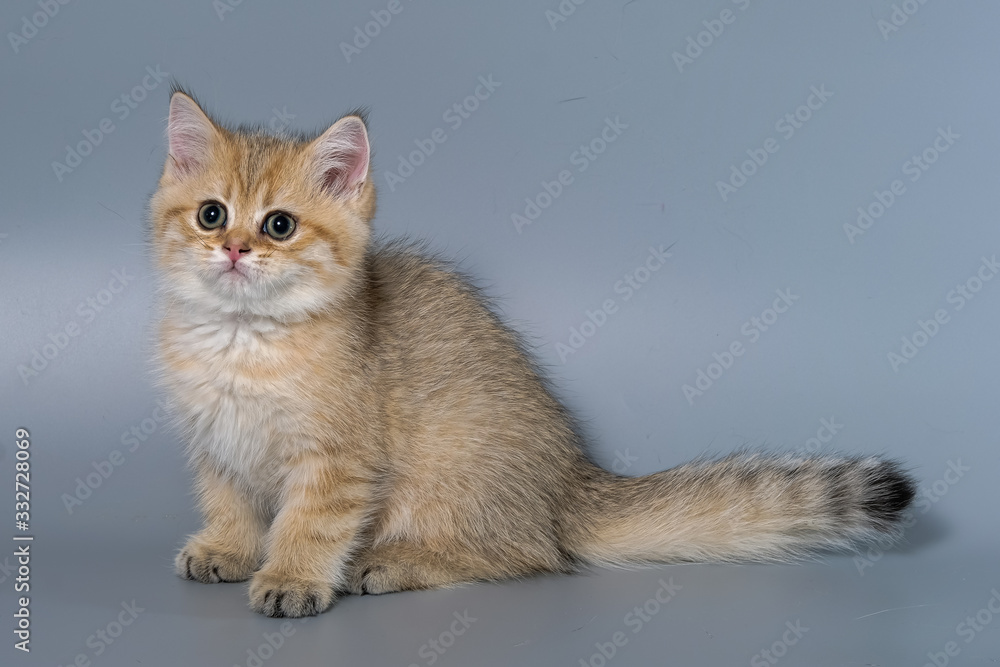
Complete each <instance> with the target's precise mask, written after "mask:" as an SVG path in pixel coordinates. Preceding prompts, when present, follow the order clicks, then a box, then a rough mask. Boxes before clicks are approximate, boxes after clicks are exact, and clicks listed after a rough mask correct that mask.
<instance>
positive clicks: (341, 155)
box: [316, 116, 370, 197]
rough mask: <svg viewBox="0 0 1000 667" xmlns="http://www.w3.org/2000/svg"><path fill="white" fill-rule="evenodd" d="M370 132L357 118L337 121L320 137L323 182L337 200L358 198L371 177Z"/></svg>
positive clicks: (318, 154) (318, 151) (318, 150)
mask: <svg viewBox="0 0 1000 667" xmlns="http://www.w3.org/2000/svg"><path fill="white" fill-rule="evenodd" d="M369 151H370V148H369V146H368V132H367V131H366V130H365V124H364V122H363V121H362V120H361V119H360V118H358V117H357V116H348V117H347V118H343V119H341V120H339V121H337V122H336V123H335V124H334V125H333V127H331V128H330V129H329V130H327V131H326V132H325V133H324V134H323V136H321V137H320V138H319V140H318V141H317V144H316V154H317V157H318V158H319V169H320V175H321V183H322V186H323V188H324V189H326V190H327V191H328V192H329V193H330V194H332V195H333V196H335V197H341V196H354V195H357V194H358V193H359V191H360V187H361V185H363V184H364V182H365V179H366V178H367V177H368V158H369Z"/></svg>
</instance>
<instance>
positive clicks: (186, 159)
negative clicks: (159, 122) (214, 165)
mask: <svg viewBox="0 0 1000 667" xmlns="http://www.w3.org/2000/svg"><path fill="white" fill-rule="evenodd" d="M212 131H213V129H212V121H210V120H209V119H208V116H206V115H205V113H204V112H203V111H202V110H201V109H200V108H199V107H198V105H197V104H195V102H194V100H192V99H191V98H190V97H188V96H186V95H182V94H175V95H174V96H173V97H172V98H170V117H169V119H168V120H167V142H168V144H169V149H168V150H169V152H170V157H171V158H172V159H171V162H172V164H173V166H174V167H175V168H176V170H177V171H179V172H180V173H181V174H190V173H192V172H194V171H197V170H198V169H199V168H200V167H201V166H202V165H203V164H204V162H205V160H206V159H207V158H208V152H209V144H210V142H211V136H212Z"/></svg>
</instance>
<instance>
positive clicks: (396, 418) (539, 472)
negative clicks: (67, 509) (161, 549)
mask: <svg viewBox="0 0 1000 667" xmlns="http://www.w3.org/2000/svg"><path fill="white" fill-rule="evenodd" d="M167 144H168V156H167V159H166V163H165V165H164V169H163V173H162V176H161V178H160V181H159V186H158V189H157V190H156V192H155V193H154V195H153V196H152V199H151V201H150V218H151V223H152V234H153V244H152V247H153V255H154V262H155V265H156V267H157V270H158V274H159V276H160V287H159V289H160V294H161V305H162V317H161V319H160V322H159V330H158V343H157V357H158V376H157V377H158V379H159V382H160V383H161V384H162V386H163V388H164V390H165V391H166V392H167V393H168V394H169V395H170V397H171V403H172V405H173V409H174V410H175V412H176V419H177V423H178V425H179V428H180V430H181V435H182V436H183V438H184V439H185V440H186V442H187V451H188V456H189V459H190V463H191V466H192V468H193V471H194V475H195V488H196V493H197V498H198V503H199V505H200V509H201V512H202V514H203V515H204V528H203V529H202V530H201V531H200V532H198V533H196V534H194V535H192V536H191V537H190V538H189V539H188V541H187V544H186V545H185V546H184V547H183V548H182V549H181V550H180V552H179V553H178V554H177V557H176V559H175V567H176V571H177V573H178V574H179V575H180V576H181V577H184V578H187V579H193V580H196V581H200V582H204V583H214V582H237V581H246V580H249V581H250V584H249V601H250V606H251V608H252V609H254V610H255V611H257V612H260V613H263V614H266V615H268V616H278V617H280V616H287V617H299V616H307V615H313V614H317V613H320V612H322V611H324V610H326V609H327V608H328V607H330V605H331V604H332V603H333V602H334V601H335V598H336V597H337V596H338V595H343V594H349V593H355V594H362V593H373V594H377V593H389V592H393V591H403V590H413V589H426V588H434V587H442V586H449V585H455V584H459V583H463V582H472V581H482V580H500V579H504V578H510V577H526V576H530V575H534V574H540V573H552V572H572V571H574V570H576V569H578V568H579V567H580V566H581V565H588V564H597V565H602V564H605V565H639V564H646V563H671V562H682V561H762V560H763V561H782V560H788V559H791V558H794V557H797V556H800V555H803V554H805V553H809V552H811V551H813V550H816V549H826V548H845V547H846V548H850V547H851V546H853V545H856V544H857V543H858V542H859V541H864V540H871V539H880V540H885V539H886V538H889V539H891V538H893V537H895V536H898V535H899V532H900V522H901V520H902V518H903V517H904V513H905V510H906V509H907V507H908V506H909V505H910V503H911V501H912V499H913V495H914V481H913V479H912V478H911V477H910V475H909V473H907V472H906V471H905V470H904V469H903V466H902V465H901V464H900V463H899V462H897V461H893V460H887V459H883V458H879V457H816V456H793V455H783V456H779V455H765V454H760V453H753V452H741V453H737V454H732V455H729V456H726V457H724V458H721V459H718V460H707V459H704V460H698V461H695V462H691V463H688V464H685V465H682V466H680V467H677V468H674V469H672V470H668V471H665V472H660V473H656V474H652V475H648V476H644V477H631V478H630V477H622V476H619V475H615V474H612V473H610V472H607V471H605V470H603V469H601V468H599V467H597V466H596V465H595V464H593V463H592V462H590V460H588V458H587V457H586V455H585V454H584V453H583V450H582V449H581V437H580V436H579V435H578V430H577V429H576V427H575V425H574V421H573V420H572V419H571V417H570V415H569V414H568V412H567V410H566V409H565V408H564V407H563V405H561V404H560V403H559V401H558V400H557V399H556V398H554V396H553V393H552V391H551V390H550V389H549V385H548V383H547V380H546V379H545V378H544V377H543V375H542V374H541V373H540V372H539V370H538V368H537V367H536V364H535V362H534V361H533V360H532V358H531V356H530V355H529V354H527V353H526V352H525V348H524V346H523V344H522V343H521V341H520V339H519V337H518V336H517V335H516V334H515V333H514V332H513V331H512V330H511V329H509V328H508V327H507V326H505V325H504V324H503V323H502V322H501V321H500V320H499V319H498V317H497V315H496V314H495V313H494V312H493V310H491V309H490V307H489V304H488V303H487V302H486V301H485V300H484V299H483V298H482V297H481V296H480V294H479V292H478V291H477V290H476V289H475V288H474V287H473V286H471V285H470V284H469V283H468V282H467V281H466V280H464V279H463V278H461V277H460V276H459V275H458V274H456V273H455V272H454V271H453V270H451V269H450V268H449V265H448V264H446V263H444V262H442V261H440V260H438V259H435V258H432V257H428V256H424V255H423V254H422V253H421V252H419V251H417V250H414V249H413V246H412V245H406V244H402V243H376V242H374V241H373V240H372V230H371V221H372V218H373V217H374V215H375V205H376V201H375V200H376V197H375V186H374V184H373V183H372V166H371V159H370V157H371V149H370V145H369V139H368V132H367V129H366V120H365V118H364V114H362V113H351V114H348V115H346V116H344V117H343V118H341V119H340V120H338V121H337V122H335V123H334V124H333V125H332V126H330V127H329V128H328V129H327V130H325V131H324V132H322V133H321V134H319V135H318V136H315V137H309V136H293V135H290V134H288V133H282V134H278V135H275V134H273V133H268V132H267V131H265V130H263V129H261V128H245V127H244V128H239V129H232V128H227V127H225V126H223V125H221V124H219V123H218V122H216V121H214V120H212V119H211V118H210V116H209V115H207V114H206V113H205V112H204V111H203V110H202V108H201V107H200V105H199V104H198V103H197V102H196V101H195V99H194V98H193V97H192V96H190V95H189V94H187V93H185V92H184V91H183V90H181V89H179V88H176V87H175V90H174V91H173V92H172V95H171V99H170V107H169V116H168V120H167Z"/></svg>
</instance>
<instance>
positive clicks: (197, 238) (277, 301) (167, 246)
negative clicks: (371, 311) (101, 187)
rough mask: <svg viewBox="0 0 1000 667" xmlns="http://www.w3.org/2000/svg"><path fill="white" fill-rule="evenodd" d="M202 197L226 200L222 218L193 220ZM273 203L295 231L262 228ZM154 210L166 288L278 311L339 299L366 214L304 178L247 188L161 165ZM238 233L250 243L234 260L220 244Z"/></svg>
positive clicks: (221, 307) (213, 307) (296, 311)
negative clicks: (295, 183)
mask: <svg viewBox="0 0 1000 667" xmlns="http://www.w3.org/2000/svg"><path fill="white" fill-rule="evenodd" d="M302 180H306V179H302ZM207 201H215V202H218V203H220V204H222V205H223V206H224V207H225V208H226V211H227V222H226V225H225V227H223V228H220V229H216V230H208V229H204V228H203V227H201V226H200V225H199V224H198V222H197V219H198V210H199V208H200V207H201V205H202V204H203V203H204V202H207ZM273 211H283V212H286V213H288V214H290V215H292V216H293V217H294V218H295V220H296V229H295V232H294V233H293V234H292V235H291V236H290V237H289V238H288V239H286V240H284V241H278V240H274V239H272V238H270V237H269V236H267V235H266V234H265V233H264V232H263V231H262V229H261V228H262V225H263V221H264V220H265V219H266V217H267V216H268V214H269V213H271V212H273ZM152 214H153V216H152V217H153V220H154V221H155V223H154V224H155V229H154V235H155V242H154V255H155V258H156V262H157V265H158V269H159V271H160V274H161V276H162V277H163V280H162V283H161V284H162V288H163V289H164V291H165V293H166V296H167V297H168V298H171V297H173V298H177V299H179V300H182V301H184V302H186V303H189V304H191V305H194V306H196V307H198V308H200V309H203V310H206V311H211V312H215V313H221V314H224V313H230V314H244V315H260V316H267V317H271V318H275V319H278V320H285V321H297V320H301V319H304V318H305V317H307V316H308V314H309V313H315V312H319V311H324V310H330V309H331V308H333V307H334V306H336V305H337V302H338V296H339V295H341V294H343V293H344V292H345V289H346V287H347V286H348V283H349V282H350V281H351V280H352V277H353V276H356V275H357V269H358V267H359V265H360V264H361V262H362V261H363V256H364V251H365V247H366V245H367V241H368V236H369V228H368V224H367V222H366V221H365V220H363V219H361V218H360V217H359V216H358V215H357V214H356V213H354V212H352V211H351V210H349V209H347V208H346V207H344V206H342V205H340V204H339V203H338V202H337V201H335V200H330V199H329V198H323V197H317V196H316V195H315V193H312V192H309V191H308V190H306V189H305V188H303V191H296V190H294V189H291V190H287V189H286V190H273V191H271V192H267V191H264V192H260V193H257V194H256V195H255V196H247V195H244V194H242V193H240V189H239V184H238V183H234V182H232V181H230V180H229V179H227V178H226V177H225V175H223V174H205V175H203V176H201V177H199V178H197V179H177V178H175V177H172V176H169V175H165V176H164V178H163V180H162V181H161V187H160V190H159V191H158V192H157V193H156V195H155V196H154V198H153V201H152ZM237 237H238V238H240V239H242V240H243V241H244V242H245V243H247V244H248V245H249V247H250V249H251V252H250V253H247V254H246V255H245V256H244V257H241V258H240V261H239V262H238V263H237V267H236V269H235V270H231V268H232V266H233V263H232V262H231V261H230V260H229V259H228V257H227V251H226V250H225V248H224V246H225V245H226V244H227V242H228V241H229V240H230V239H233V238H237Z"/></svg>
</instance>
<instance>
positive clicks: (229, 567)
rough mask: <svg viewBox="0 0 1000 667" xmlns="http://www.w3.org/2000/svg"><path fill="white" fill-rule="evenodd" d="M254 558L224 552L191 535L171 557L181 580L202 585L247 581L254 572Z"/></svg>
mask: <svg viewBox="0 0 1000 667" xmlns="http://www.w3.org/2000/svg"><path fill="white" fill-rule="evenodd" d="M255 565H256V563H255V562H254V560H253V558H250V557H247V556H244V555H239V554H234V553H230V552H227V551H225V550H223V549H220V548H218V547H215V546H212V545H210V544H208V543H206V542H204V541H202V540H200V539H199V538H197V537H192V538H191V539H190V540H188V543H187V544H186V545H184V548H183V549H181V550H180V553H178V554H177V557H176V558H175V559H174V569H176V571H177V574H178V576H180V577H181V578H182V579H193V580H194V581H200V582H201V583H203V584H217V583H220V582H223V583H227V582H235V581H246V580H247V579H249V578H250V576H251V575H252V574H253V571H254V567H255Z"/></svg>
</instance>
